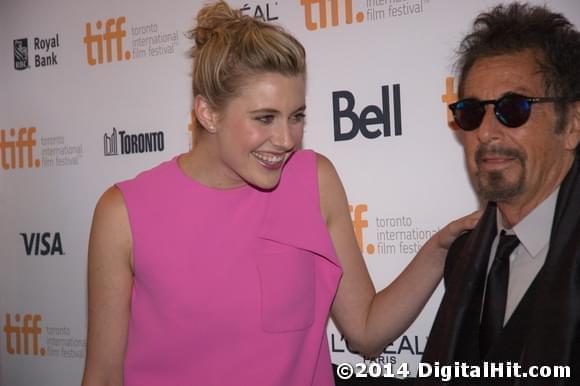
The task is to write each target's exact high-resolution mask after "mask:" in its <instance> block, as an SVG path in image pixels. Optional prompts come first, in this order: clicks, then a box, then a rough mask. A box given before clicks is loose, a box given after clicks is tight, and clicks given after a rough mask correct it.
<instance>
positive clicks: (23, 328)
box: [4, 314, 46, 356]
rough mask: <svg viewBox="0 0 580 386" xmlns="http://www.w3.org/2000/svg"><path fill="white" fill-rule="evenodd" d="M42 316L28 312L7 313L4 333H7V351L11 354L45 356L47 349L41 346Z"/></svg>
mask: <svg viewBox="0 0 580 386" xmlns="http://www.w3.org/2000/svg"><path fill="white" fill-rule="evenodd" d="M41 321H42V316H40V315H31V314H26V315H24V317H20V314H16V315H14V322H15V323H14V324H13V322H12V315H11V314H6V316H5V323H4V334H6V352H7V353H8V354H11V355H15V354H16V355H34V356H38V355H40V356H45V355H46V349H45V348H44V347H40V335H41V334H42V329H41V328H40V326H39V323H40V322H41Z"/></svg>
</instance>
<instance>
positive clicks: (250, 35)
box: [190, 1, 306, 125]
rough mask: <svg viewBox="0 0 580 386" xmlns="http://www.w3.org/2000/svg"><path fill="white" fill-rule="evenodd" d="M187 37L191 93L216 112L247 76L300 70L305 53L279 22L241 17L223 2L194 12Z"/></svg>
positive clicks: (304, 69) (239, 13)
mask: <svg viewBox="0 0 580 386" xmlns="http://www.w3.org/2000/svg"><path fill="white" fill-rule="evenodd" d="M190 37H191V39H192V40H193V41H194V47H193V48H192V57H193V95H194V97H195V96H197V95H201V96H203V97H204V98H205V99H206V100H207V101H208V103H209V105H210V106H211V107H212V108H213V109H215V110H216V111H221V110H222V109H223V108H224V106H225V104H226V103H227V102H228V100H229V99H231V98H232V97H235V96H236V95H237V94H238V92H239V90H240V88H241V87H242V86H244V85H245V84H246V83H247V82H248V81H250V80H251V79H250V78H251V77H252V76H256V75H259V74H262V73H266V72H273V73H278V74H282V75H285V76H296V75H304V74H305V72H306V52H305V50H304V47H303V46H302V44H300V42H299V41H298V40H296V39H295V38H294V37H293V36H292V35H290V34H289V33H287V32H286V31H284V30H283V29H282V28H281V27H280V26H277V25H274V24H271V23H266V22H263V21H261V20H258V19H256V18H253V17H250V16H246V15H242V14H241V12H240V11H239V10H233V9H232V8H230V6H229V5H228V4H227V3H226V2H224V1H218V2H216V3H213V4H210V5H206V6H204V7H203V8H202V9H201V10H200V11H199V13H198V14H197V23H196V27H195V28H194V29H193V30H191V31H190ZM198 125H199V123H198Z"/></svg>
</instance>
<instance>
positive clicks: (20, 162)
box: [0, 127, 40, 170]
mask: <svg viewBox="0 0 580 386" xmlns="http://www.w3.org/2000/svg"><path fill="white" fill-rule="evenodd" d="M34 133H36V128H35V127H28V128H26V127H23V128H20V129H18V136H17V135H16V129H14V128H13V129H10V130H0V164H2V169H4V170H8V169H22V168H33V167H36V168H39V167H40V160H39V159H38V158H35V157H34V149H35V148H36V144H37V142H36V139H34ZM6 134H8V135H6ZM25 152H26V156H25V154H24V153H25ZM25 160H26V161H27V162H26V164H25V162H24V161H25ZM25 165H26V166H25Z"/></svg>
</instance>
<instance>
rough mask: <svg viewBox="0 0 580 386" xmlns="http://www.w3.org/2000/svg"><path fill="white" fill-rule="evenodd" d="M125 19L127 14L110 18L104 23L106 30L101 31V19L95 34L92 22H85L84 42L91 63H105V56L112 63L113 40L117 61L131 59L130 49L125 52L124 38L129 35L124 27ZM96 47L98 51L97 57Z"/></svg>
mask: <svg viewBox="0 0 580 386" xmlns="http://www.w3.org/2000/svg"><path fill="white" fill-rule="evenodd" d="M125 21H126V19H125V16H121V17H119V18H117V19H114V18H111V19H108V20H107V21H106V22H105V23H104V24H105V32H101V31H102V28H103V22H102V21H100V20H99V21H97V22H96V23H95V26H96V30H97V32H95V33H94V34H93V31H92V26H91V23H86V24H85V37H84V39H83V42H84V43H85V46H86V48H87V62H88V63H89V65H91V66H94V65H95V64H103V63H104V61H105V57H106V61H107V63H111V62H112V61H113V42H115V50H114V52H115V53H116V55H115V61H118V62H120V61H122V60H123V59H125V60H130V59H131V52H130V51H125V52H123V38H124V37H125V36H127V31H126V30H124V29H123V24H125ZM103 42H104V44H103ZM94 49H96V51H97V57H96V59H95V55H94Z"/></svg>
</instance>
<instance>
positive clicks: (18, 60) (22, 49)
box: [14, 39, 30, 71]
mask: <svg viewBox="0 0 580 386" xmlns="http://www.w3.org/2000/svg"><path fill="white" fill-rule="evenodd" d="M29 67H30V66H29V65H28V39H16V40H14V69H15V70H19V71H20V70H25V69H27V68H29Z"/></svg>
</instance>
